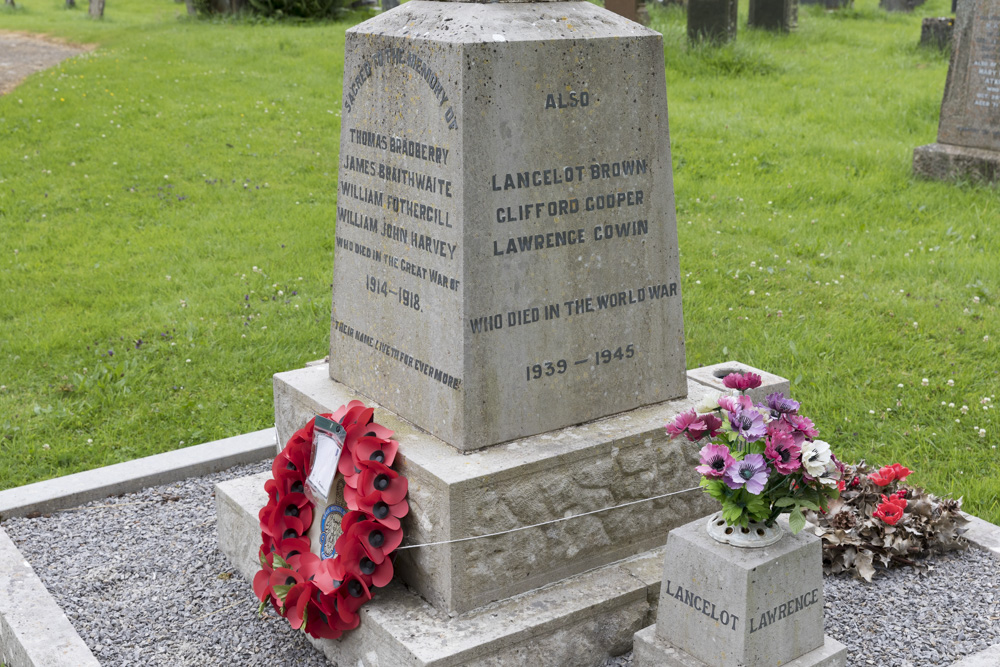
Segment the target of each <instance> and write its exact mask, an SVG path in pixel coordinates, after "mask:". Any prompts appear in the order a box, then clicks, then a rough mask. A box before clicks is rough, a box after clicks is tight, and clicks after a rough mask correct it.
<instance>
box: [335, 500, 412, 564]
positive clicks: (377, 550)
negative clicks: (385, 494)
mask: <svg viewBox="0 0 1000 667" xmlns="http://www.w3.org/2000/svg"><path fill="white" fill-rule="evenodd" d="M352 514H354V515H357V516H358V517H360V518H359V519H358V518H353V519H351V520H349V519H348V517H350V516H351V515H352ZM340 525H341V527H342V528H343V529H344V532H343V534H342V535H341V536H340V537H338V538H337V542H336V543H335V544H334V547H333V548H334V549H335V550H336V551H337V553H340V552H342V551H346V550H347V545H348V542H349V541H350V540H354V541H356V542H358V543H360V544H361V546H362V547H363V548H364V550H365V554H366V555H367V556H368V558H370V559H371V560H372V561H373V562H375V564H376V565H377V564H379V563H381V562H382V561H384V560H385V558H386V556H387V555H388V554H389V553H391V552H393V551H395V549H396V547H398V546H399V545H400V543H401V542H402V541H403V531H402V530H400V529H395V530H393V529H390V528H388V527H386V526H383V525H381V524H379V523H376V522H375V521H369V520H367V517H366V516H365V515H364V514H363V513H361V512H348V513H347V514H346V515H344V518H343V519H342V520H341V524H340Z"/></svg>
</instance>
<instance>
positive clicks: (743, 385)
mask: <svg viewBox="0 0 1000 667" xmlns="http://www.w3.org/2000/svg"><path fill="white" fill-rule="evenodd" d="M761 383H762V380H761V378H760V376H759V375H757V374H756V373H730V374H729V375H727V376H726V377H724V378H722V384H724V385H725V386H727V387H729V388H730V389H738V390H739V391H741V392H742V391H746V390H747V389H756V388H757V387H759V386H760V385H761Z"/></svg>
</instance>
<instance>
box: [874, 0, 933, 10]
mask: <svg viewBox="0 0 1000 667" xmlns="http://www.w3.org/2000/svg"><path fill="white" fill-rule="evenodd" d="M924 2H926V0H879V3H878V6H879V7H881V8H882V9H884V10H885V11H887V12H912V11H913V9H914V8H915V7H919V6H920V5H922V4H924Z"/></svg>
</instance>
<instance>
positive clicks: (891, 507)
mask: <svg viewBox="0 0 1000 667" xmlns="http://www.w3.org/2000/svg"><path fill="white" fill-rule="evenodd" d="M904 509H906V499H905V498H897V497H895V496H892V497H890V498H886V497H885V496H882V504H881V505H879V506H878V507H877V508H875V512H873V513H872V516H874V517H875V518H876V519H882V521H885V522H886V523H887V524H889V525H890V526H895V525H896V524H897V523H899V520H900V519H902V518H903V510H904Z"/></svg>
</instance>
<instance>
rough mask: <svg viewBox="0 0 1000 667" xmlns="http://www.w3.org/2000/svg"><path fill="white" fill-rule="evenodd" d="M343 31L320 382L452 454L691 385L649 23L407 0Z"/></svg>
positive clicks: (580, 11)
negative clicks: (356, 395)
mask: <svg viewBox="0 0 1000 667" xmlns="http://www.w3.org/2000/svg"><path fill="white" fill-rule="evenodd" d="M346 41H347V44H346V51H347V58H346V62H345V75H344V97H343V106H342V122H341V141H340V147H341V150H340V169H339V183H338V186H337V187H338V193H337V220H336V240H335V242H336V249H335V261H334V275H333V318H332V319H333V322H332V324H333V326H332V332H331V341H330V375H331V377H332V378H333V379H335V380H338V381H340V382H343V383H344V384H346V385H348V386H350V387H353V388H354V389H356V390H357V391H359V392H361V393H362V394H365V395H366V396H368V397H370V398H372V399H374V400H375V401H377V402H378V403H380V404H382V405H384V406H385V407H387V408H389V409H390V410H392V411H394V412H396V413H397V414H399V415H400V416H402V417H404V418H406V419H408V420H409V421H411V422H413V423H414V424H416V425H417V426H419V427H421V428H423V429H424V430H426V431H428V432H430V433H432V434H434V435H435V436H437V437H439V438H440V439H442V440H444V441H445V442H447V443H449V444H450V445H452V446H454V447H456V448H458V449H462V450H470V449H478V448H482V447H486V446H489V445H493V444H496V443H500V442H505V441H510V440H514V439H517V438H520V437H525V436H530V435H533V434H537V433H542V432H545V431H550V430H554V429H557V428H562V427H564V426H568V425H571V424H579V423H582V422H586V421H590V420H593V419H598V418H601V417H604V416H607V415H610V414H614V413H618V412H623V411H626V410H631V409H633V408H636V407H639V406H643V405H649V404H653V403H659V402H662V401H665V400H669V399H671V398H677V397H679V396H682V395H684V394H685V393H686V391H687V381H686V377H685V359H684V332H683V324H682V318H681V293H680V270H679V264H678V251H677V227H676V221H675V218H674V198H673V180H672V174H671V163H670V139H669V134H668V130H667V106H666V102H667V100H666V83H665V78H664V65H663V42H662V37H661V35H660V34H659V33H657V32H654V31H652V30H649V29H646V28H643V27H642V26H640V25H637V24H635V23H634V22H632V21H629V20H627V19H625V18H622V17H620V16H617V15H616V14H613V13H611V12H609V11H607V10H605V9H603V8H601V7H597V6H595V5H593V4H591V3H589V2H542V3H514V2H498V3H490V4H481V3H466V2H427V1H426V0H411V1H410V2H407V3H405V4H403V5H400V6H399V7H397V8H396V9H394V10H392V11H390V12H385V13H382V14H380V15H379V16H376V17H374V18H372V19H370V20H368V21H366V22H365V23H363V24H361V25H359V26H356V27H354V28H352V29H351V30H349V31H348V32H347V40H346Z"/></svg>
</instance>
